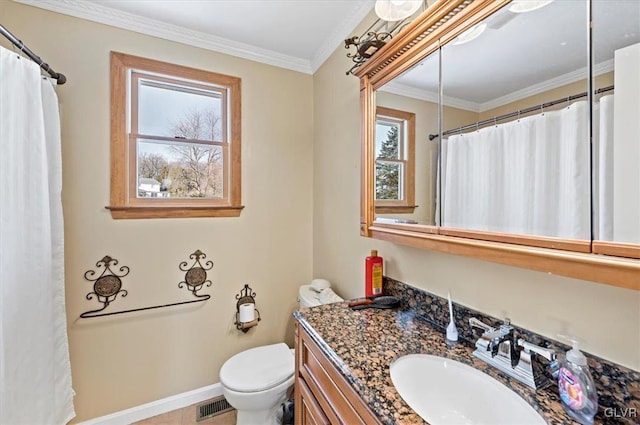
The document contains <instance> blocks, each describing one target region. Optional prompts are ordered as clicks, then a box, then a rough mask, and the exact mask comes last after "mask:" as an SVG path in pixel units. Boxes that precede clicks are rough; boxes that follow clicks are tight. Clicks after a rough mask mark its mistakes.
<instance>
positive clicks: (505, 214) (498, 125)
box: [440, 1, 591, 252]
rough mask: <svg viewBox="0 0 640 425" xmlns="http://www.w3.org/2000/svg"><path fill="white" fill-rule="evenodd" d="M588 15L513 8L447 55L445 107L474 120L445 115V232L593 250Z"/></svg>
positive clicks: (564, 8)
mask: <svg viewBox="0 0 640 425" xmlns="http://www.w3.org/2000/svg"><path fill="white" fill-rule="evenodd" d="M538 3H540V2H538ZM525 5H526V4H525ZM586 5H587V4H586V2H584V1H583V2H576V1H571V2H566V1H554V2H551V3H548V4H546V5H543V6H542V7H539V8H535V9H532V10H528V9H525V8H523V7H522V6H523V3H518V2H514V3H512V4H511V5H507V6H506V7H504V8H502V9H501V10H499V11H498V12H496V13H495V14H493V15H491V16H490V17H488V18H487V19H485V20H483V21H482V22H480V23H478V24H476V25H474V26H472V27H471V28H470V29H468V30H467V31H465V32H464V33H462V34H461V35H459V36H458V37H457V38H455V39H454V40H453V41H451V42H449V43H447V44H446V45H445V46H444V47H443V48H442V85H443V94H444V98H443V100H444V102H445V105H446V104H447V103H455V104H457V105H461V106H463V107H464V108H465V109H466V110H468V111H469V112H474V113H475V114H476V115H475V118H473V119H471V120H469V121H468V122H466V123H464V124H466V125H464V126H463V127H462V128H456V126H455V125H451V124H449V123H451V122H452V121H454V119H453V117H452V116H451V112H449V110H446V109H445V110H444V111H443V113H444V117H443V123H444V128H443V140H442V175H441V181H442V186H441V190H442V191H441V193H442V196H441V203H440V204H441V214H442V224H441V225H442V226H443V228H451V229H453V230H462V229H466V230H472V231H480V232H483V236H482V237H483V239H487V235H486V233H487V232H489V233H496V234H498V235H501V236H502V235H503V234H513V235H531V236H540V237H545V238H557V239H563V240H585V241H588V240H590V238H591V206H590V199H591V198H590V195H591V194H590V166H589V163H590V157H589V149H590V145H589V104H588V100H587V96H586V94H587V91H588V79H587V77H588V70H587V63H588V57H587V7H586ZM450 233H452V232H450ZM456 234H459V235H464V236H467V237H474V234H473V233H469V232H467V233H465V232H456ZM513 242H516V243H517V240H516V239H513ZM527 242H528V243H529V244H532V242H533V239H528V240H527ZM545 242H546V241H542V243H541V244H540V246H546V243H545ZM533 244H536V245H538V244H537V243H533ZM586 245H587V244H581V246H577V247H576V249H578V250H580V249H581V248H582V249H583V250H585V251H587V252H588V251H589V247H588V246H586Z"/></svg>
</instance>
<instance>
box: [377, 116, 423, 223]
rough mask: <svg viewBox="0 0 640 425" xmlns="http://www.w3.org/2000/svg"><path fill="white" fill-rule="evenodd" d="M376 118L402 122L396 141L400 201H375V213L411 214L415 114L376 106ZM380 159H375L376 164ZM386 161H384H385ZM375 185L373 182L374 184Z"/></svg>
mask: <svg viewBox="0 0 640 425" xmlns="http://www.w3.org/2000/svg"><path fill="white" fill-rule="evenodd" d="M378 117H384V118H387V119H388V121H390V122H402V123H403V127H404V128H403V131H402V132H401V135H402V137H401V138H399V139H398V152H399V153H398V156H399V159H398V160H397V162H398V163H400V164H402V170H403V171H402V178H401V181H402V184H401V187H402V199H399V200H380V199H376V200H375V211H376V213H378V214H412V213H413V211H414V209H415V208H416V205H415V183H416V182H415V146H416V114H414V113H412V112H406V111H401V110H398V109H392V108H386V107H383V106H378V107H377V108H376V123H377V122H378ZM379 159H380V158H376V161H375V162H376V163H377V162H378V160H379ZM385 160H386V159H385ZM374 185H375V182H374Z"/></svg>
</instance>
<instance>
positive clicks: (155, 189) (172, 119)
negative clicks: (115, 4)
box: [108, 52, 243, 218]
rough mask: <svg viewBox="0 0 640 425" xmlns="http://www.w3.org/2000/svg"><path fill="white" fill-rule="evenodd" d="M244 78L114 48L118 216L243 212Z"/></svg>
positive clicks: (114, 184) (113, 161)
mask: <svg viewBox="0 0 640 425" xmlns="http://www.w3.org/2000/svg"><path fill="white" fill-rule="evenodd" d="M240 187H241V185H240V79H239V78H236V77H230V76H227V75H222V74H216V73H213V72H208V71H203V70H198V69H193V68H187V67H183V66H179V65H172V64H169V63H164V62H158V61H154V60H151V59H144V58H139V57H135V56H129V55H125V54H122V53H116V52H111V205H110V206H109V207H108V208H109V209H110V210H111V215H112V216H113V218H162V217H218V216H224V217H237V216H239V215H240V212H241V211H242V208H243V207H242V205H240V202H241V194H240Z"/></svg>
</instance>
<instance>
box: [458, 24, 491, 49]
mask: <svg viewBox="0 0 640 425" xmlns="http://www.w3.org/2000/svg"><path fill="white" fill-rule="evenodd" d="M485 29H487V24H486V23H484V22H480V23H479V24H476V25H474V26H472V27H471V28H469V29H468V30H466V31H465V32H463V33H462V34H460V35H459V36H458V37H456V39H455V40H454V41H453V43H452V44H454V45H459V44H464V43H468V42H470V41H471V40H475V39H476V38H478V37H480V34H482V33H483V32H484V30H485Z"/></svg>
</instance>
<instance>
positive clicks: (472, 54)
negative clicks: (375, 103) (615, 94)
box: [383, 0, 640, 112]
mask: <svg viewBox="0 0 640 425" xmlns="http://www.w3.org/2000/svg"><path fill="white" fill-rule="evenodd" d="M592 16H593V22H594V27H593V46H594V62H595V63H596V66H595V67H594V73H595V74H596V75H598V74H601V73H604V72H609V71H612V70H613V53H614V51H615V50H617V49H620V48H621V47H624V46H628V45H631V44H634V43H638V42H640V1H639V0H594V3H593V15H592ZM486 24H487V29H486V30H485V31H484V32H483V33H482V34H481V35H480V36H479V37H478V38H477V39H475V40H472V41H470V42H468V43H465V44H459V45H453V44H449V45H446V46H444V47H443V49H442V72H443V92H444V96H445V104H448V105H450V106H454V107H459V108H463V109H467V110H473V111H477V112H481V111H485V110H488V109H492V108H495V107H497V106H500V105H503V104H507V103H510V102H513V101H515V100H518V99H520V98H525V97H529V96H531V95H533V94H537V93H541V92H544V91H546V90H550V89H553V88H556V87H560V86H563V85H566V84H568V83H572V82H574V81H578V80H583V79H585V78H586V76H587V61H588V59H587V8H586V1H584V0H581V1H580V0H556V1H554V2H553V3H551V4H549V5H547V6H545V7H543V8H541V9H538V10H535V11H532V12H529V13H520V14H518V13H512V12H510V11H509V10H508V7H505V8H503V9H502V10H500V11H499V12H497V13H496V14H494V15H492V16H490V17H489V18H487V19H486ZM383 90H384V91H390V92H393V93H397V94H401V95H404V96H411V97H417V98H420V99H423V100H429V101H437V98H438V96H437V93H438V58H437V54H432V55H431V56H429V57H428V58H427V59H425V61H424V62H423V63H422V64H421V65H418V66H416V67H414V68H413V69H412V70H409V71H408V72H407V73H405V74H404V75H402V76H401V77H399V78H397V79H396V80H394V81H393V82H391V83H390V84H388V85H387V86H385V87H383ZM586 90H587V87H586V85H585V87H584V91H586Z"/></svg>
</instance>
